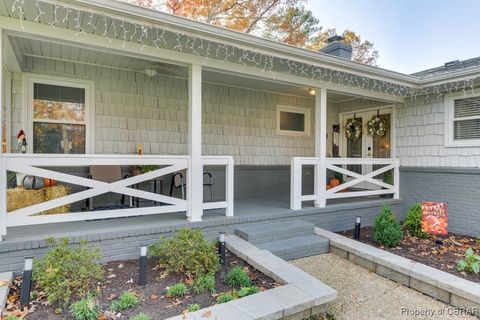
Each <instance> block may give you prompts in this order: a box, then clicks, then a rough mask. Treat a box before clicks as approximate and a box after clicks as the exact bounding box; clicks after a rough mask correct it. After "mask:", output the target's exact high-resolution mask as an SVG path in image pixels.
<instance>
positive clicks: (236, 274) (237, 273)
mask: <svg viewBox="0 0 480 320" xmlns="http://www.w3.org/2000/svg"><path fill="white" fill-rule="evenodd" d="M224 282H225V283H226V284H228V285H229V286H231V287H250V286H251V284H252V282H251V281H250V277H249V276H248V273H246V272H245V270H243V269H242V268H241V267H235V268H233V269H232V270H230V272H229V273H228V274H227V276H226V277H225V280H224Z"/></svg>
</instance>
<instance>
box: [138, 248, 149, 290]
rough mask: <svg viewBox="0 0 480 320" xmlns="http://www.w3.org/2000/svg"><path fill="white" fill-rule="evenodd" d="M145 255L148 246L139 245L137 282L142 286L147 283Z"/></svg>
mask: <svg viewBox="0 0 480 320" xmlns="http://www.w3.org/2000/svg"><path fill="white" fill-rule="evenodd" d="M147 255H148V246H147V245H146V244H142V245H140V270H139V274H138V284H139V285H141V286H144V285H146V284H147Z"/></svg>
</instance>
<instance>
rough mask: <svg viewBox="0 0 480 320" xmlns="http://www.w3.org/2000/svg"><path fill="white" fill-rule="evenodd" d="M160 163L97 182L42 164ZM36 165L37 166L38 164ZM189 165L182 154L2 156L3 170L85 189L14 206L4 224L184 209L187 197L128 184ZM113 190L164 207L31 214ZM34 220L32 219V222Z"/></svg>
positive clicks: (59, 165) (156, 176) (12, 224)
mask: <svg viewBox="0 0 480 320" xmlns="http://www.w3.org/2000/svg"><path fill="white" fill-rule="evenodd" d="M139 163H140V164H143V165H160V166H165V167H163V168H160V169H156V170H153V171H150V172H147V173H143V174H140V175H138V176H133V177H130V178H126V179H123V180H119V181H115V182H112V183H107V182H102V181H97V180H93V179H88V178H84V177H79V176H76V175H72V174H68V173H62V172H58V171H54V170H49V169H46V168H45V167H75V166H88V165H134V164H135V165H137V164H139ZM39 166H40V167H39ZM188 167H189V158H188V157H182V156H175V157H152V156H145V157H144V156H136V157H133V156H119V157H112V156H101V155H99V156H92V155H87V156H85V155H83V157H77V156H66V157H63V158H58V157H57V158H54V157H51V156H49V155H47V156H43V157H42V156H38V155H35V156H34V157H25V155H11V156H10V157H6V170H8V171H13V172H17V173H23V174H27V175H32V176H38V177H43V178H50V179H55V180H58V181H61V182H65V183H69V184H73V185H78V186H83V187H86V188H89V189H87V190H84V191H79V192H76V193H74V194H70V195H67V196H64V197H60V198H57V199H53V200H49V201H45V202H42V203H39V204H36V205H32V206H29V207H25V208H21V209H17V210H15V211H13V212H10V213H9V214H8V216H7V225H8V226H14V225H27V224H36V223H47V222H62V221H76V220H85V219H95V218H108V217H119V216H128V215H132V214H135V215H144V214H154V213H163V212H178V211H185V210H186V209H187V200H183V199H178V198H174V197H168V196H165V195H160V194H156V193H153V192H147V191H143V190H139V189H135V188H130V187H129V186H132V185H135V184H139V183H141V182H145V181H149V180H152V179H155V178H158V177H161V176H164V175H167V174H170V173H173V172H176V171H180V170H183V169H187V168H188ZM109 192H113V193H117V194H122V195H127V196H132V197H138V198H143V199H147V200H151V201H156V202H162V203H165V204H167V205H165V206H154V207H141V208H135V209H128V208H127V209H119V210H103V211H91V212H74V213H65V214H56V215H49V216H37V215H34V214H36V213H39V212H43V211H45V210H49V209H53V208H56V207H59V206H63V205H67V204H71V203H74V202H77V201H81V200H85V199H88V198H91V197H94V196H98V195H102V194H105V193H109ZM33 220H35V222H33Z"/></svg>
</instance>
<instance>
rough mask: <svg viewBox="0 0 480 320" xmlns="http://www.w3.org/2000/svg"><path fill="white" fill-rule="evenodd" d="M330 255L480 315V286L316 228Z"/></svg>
mask: <svg viewBox="0 0 480 320" xmlns="http://www.w3.org/2000/svg"><path fill="white" fill-rule="evenodd" d="M315 233H316V234H318V235H320V236H322V237H325V238H327V239H329V240H330V251H331V252H332V253H335V254H337V255H339V256H341V257H342V258H345V259H348V260H350V261H352V262H353V263H355V264H358V265H360V266H362V267H364V268H366V269H369V270H371V271H374V272H376V273H377V274H379V275H381V276H383V277H386V278H389V279H391V280H393V281H396V282H399V283H401V284H403V285H405V286H408V287H411V288H413V289H415V290H417V291H420V292H422V293H424V294H426V295H429V296H431V297H433V298H436V299H438V300H440V301H443V302H445V303H448V304H451V305H452V306H455V307H460V308H466V309H469V310H470V311H472V312H473V313H475V314H476V315H477V316H478V315H480V285H479V284H476V283H474V282H472V281H469V280H465V279H463V278H460V277H457V276H455V275H453V274H450V273H447V272H444V271H441V270H438V269H435V268H432V267H429V266H427V265H425V264H422V263H420V262H416V261H413V260H410V259H407V258H404V257H401V256H399V255H396V254H394V253H391V252H388V251H385V250H382V249H379V248H375V247H373V246H371V245H368V244H365V243H362V242H359V241H356V240H353V239H350V238H347V237H345V236H342V235H339V234H337V233H333V232H330V231H327V230H325V229H322V228H318V227H315Z"/></svg>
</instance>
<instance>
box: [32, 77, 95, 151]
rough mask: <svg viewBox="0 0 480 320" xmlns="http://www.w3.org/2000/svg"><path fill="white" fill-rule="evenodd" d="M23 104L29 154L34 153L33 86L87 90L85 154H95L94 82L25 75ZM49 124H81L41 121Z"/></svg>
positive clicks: (76, 122)
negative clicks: (48, 85) (40, 84)
mask: <svg viewBox="0 0 480 320" xmlns="http://www.w3.org/2000/svg"><path fill="white" fill-rule="evenodd" d="M23 80H24V93H23V96H24V97H25V100H26V101H24V102H23V112H24V127H25V128H24V130H25V132H26V134H27V144H28V147H27V152H28V153H33V104H32V103H31V101H33V84H34V83H42V84H50V85H57V86H67V87H74V88H82V89H85V121H84V122H82V123H81V124H85V153H86V154H93V153H94V152H95V83H94V82H93V81H87V80H79V79H74V78H64V77H56V76H50V75H43V74H34V73H25V74H24V75H23ZM41 122H48V123H71V124H80V122H78V121H56V120H48V119H45V120H41Z"/></svg>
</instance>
